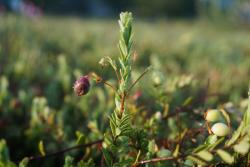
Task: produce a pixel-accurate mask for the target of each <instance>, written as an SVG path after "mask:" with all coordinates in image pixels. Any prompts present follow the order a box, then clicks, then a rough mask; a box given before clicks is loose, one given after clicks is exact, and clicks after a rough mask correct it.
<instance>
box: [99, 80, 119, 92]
mask: <svg viewBox="0 0 250 167" xmlns="http://www.w3.org/2000/svg"><path fill="white" fill-rule="evenodd" d="M102 82H103V83H104V84H105V85H107V86H109V87H110V88H112V89H113V91H114V92H116V89H115V87H114V86H112V85H111V84H110V83H108V82H106V81H102Z"/></svg>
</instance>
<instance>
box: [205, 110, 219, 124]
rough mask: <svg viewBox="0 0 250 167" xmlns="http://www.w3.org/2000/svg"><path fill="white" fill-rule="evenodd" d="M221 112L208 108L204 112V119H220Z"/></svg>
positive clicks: (211, 120) (213, 120)
mask: <svg viewBox="0 0 250 167" xmlns="http://www.w3.org/2000/svg"><path fill="white" fill-rule="evenodd" d="M220 118H221V114H220V111H219V110H208V111H207V113H206V120H207V121H208V122H215V121H218V120H220Z"/></svg>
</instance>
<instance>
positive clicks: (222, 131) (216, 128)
mask: <svg viewBox="0 0 250 167" xmlns="http://www.w3.org/2000/svg"><path fill="white" fill-rule="evenodd" d="M211 130H212V132H213V133H214V134H215V135H216V136H220V137H223V136H226V135H228V134H229V132H230V130H229V127H228V126H227V125H226V124H224V123H216V124H214V125H213V126H212V128H211Z"/></svg>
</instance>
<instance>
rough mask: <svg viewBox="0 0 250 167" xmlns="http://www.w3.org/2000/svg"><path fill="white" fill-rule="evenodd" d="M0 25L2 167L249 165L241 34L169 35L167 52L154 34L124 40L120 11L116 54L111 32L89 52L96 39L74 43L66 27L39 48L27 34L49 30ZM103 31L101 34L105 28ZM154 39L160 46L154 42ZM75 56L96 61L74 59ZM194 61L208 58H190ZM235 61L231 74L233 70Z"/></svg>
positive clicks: (129, 25) (126, 30)
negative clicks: (140, 45)
mask: <svg viewBox="0 0 250 167" xmlns="http://www.w3.org/2000/svg"><path fill="white" fill-rule="evenodd" d="M5 21H6V24H5V25H4V26H1V36H2V37H3V38H2V39H1V62H4V63H1V65H2V66H1V94H0V95H1V96H0V99H1V124H0V126H1V134H3V137H4V138H5V140H4V139H2V140H1V147H0V151H1V158H0V160H1V165H2V166H15V164H19V166H39V165H42V166H55V165H58V166H178V165H179V166H194V165H199V166H207V165H210V166H211V165H212V166H216V165H217V166H229V165H232V166H240V165H241V166H247V165H248V164H249V135H250V134H249V119H250V118H249V116H250V114H249V112H250V110H249V107H248V106H249V105H250V104H249V103H250V102H249V99H248V98H247V85H248V82H249V80H248V78H247V77H248V75H249V67H248V64H247V63H248V62H249V58H248V57H249V48H248V46H247V41H248V38H247V37H248V36H249V34H248V32H247V31H243V32H238V33H239V34H238V36H239V37H238V36H237V37H238V38H240V37H242V38H240V39H238V40H239V41H240V42H241V43H239V45H240V46H234V44H235V43H234V40H232V41H230V39H236V40H237V38H235V36H233V35H232V36H231V35H230V32H226V33H225V34H227V37H228V39H224V36H223V38H221V39H220V38H219V37H218V38H217V40H218V41H212V42H211V43H209V45H208V44H207V41H206V40H204V39H203V38H205V39H206V38H208V39H209V35H210V34H209V35H207V37H203V38H198V36H199V35H200V33H202V31H201V32H199V30H193V31H191V32H188V33H187V32H185V33H184V34H181V33H182V32H181V31H183V30H179V31H177V32H178V33H180V34H181V35H179V34H177V35H175V39H176V43H175V44H172V45H171V43H172V41H169V42H166V43H164V44H162V42H161V40H160V39H157V38H158V37H160V35H158V36H157V35H156V34H158V32H155V31H154V30H144V32H143V33H142V37H141V38H142V39H141V41H140V40H139V41H138V42H137V41H136V42H133V40H134V36H136V33H137V32H136V29H134V28H133V19H132V14H131V13H128V12H125V13H121V15H120V20H119V26H120V31H119V42H118V46H119V47H118V50H119V51H120V52H119V53H118V52H116V51H114V50H115V49H117V47H114V46H117V45H116V44H115V43H112V42H111V41H112V40H110V38H111V39H112V35H111V33H110V34H109V33H108V34H107V36H106V38H105V39H106V40H105V42H104V43H103V44H101V45H98V44H97V43H98V40H99V34H98V33H95V34H94V33H93V34H92V33H90V35H89V36H87V40H86V39H84V40H83V39H79V37H78V38H75V37H76V36H79V34H78V33H76V35H74V32H75V31H77V30H76V29H75V28H72V29H71V30H72V34H70V35H69V36H68V37H66V39H67V40H65V39H63V38H60V40H57V37H58V36H57V35H56V34H54V36H53V35H52V34H53V33H54V32H53V33H52V34H50V35H52V36H48V37H50V38H48V39H46V40H45V42H44V43H43V41H44V40H43V39H42V36H38V37H36V38H37V39H34V38H33V36H32V35H29V33H27V31H30V30H31V31H33V32H32V33H34V34H36V33H38V34H39V33H47V32H49V30H47V31H44V30H43V29H41V27H43V28H44V26H41V27H39V26H38V27H33V26H32V27H31V29H29V30H27V29H26V25H25V24H28V23H25V22H26V21H25V20H23V21H22V22H20V20H19V19H16V18H15V17H12V16H10V17H9V18H8V19H6V20H5ZM35 21H36V20H34V22H35ZM48 21H50V20H48ZM71 22H74V20H73V21H71ZM24 23H25V24H24ZM13 24H16V26H12V25H13ZM74 24H78V23H74ZM91 24H96V23H95V22H93V23H91ZM102 24H105V23H102ZM141 24H142V25H141V26H142V27H145V25H144V24H145V23H141ZM157 24H162V23H157ZM176 24H180V23H176ZM182 24H183V25H185V23H182ZM173 25H174V24H173ZM8 26H9V27H8ZM84 26H85V25H84ZM86 26H87V25H86ZM106 26H107V29H106V30H105V31H103V32H106V31H107V30H110V29H112V28H111V26H110V25H106ZM175 26H176V25H175ZM186 26H188V25H186ZM176 27H178V25H177V26H176ZM91 28H92V27H91ZM91 28H90V29H91ZM44 29H47V28H44ZM90 29H89V30H88V31H90V32H91V30H90ZM99 30H100V29H98V28H97V30H96V32H98V31H99ZM62 31H65V30H62ZM147 31H149V32H150V31H153V32H151V35H149V36H150V38H152V39H151V40H152V41H153V42H152V43H147V40H146V39H147V38H146V37H145V38H144V36H143V34H147V33H148V32H147ZM196 31H197V32H196ZM228 31H232V30H228ZM13 33H14V35H13ZM106 33H107V32H106ZM196 33H198V34H199V35H197V34H196ZM61 34H65V33H60V35H61ZM86 34H87V33H86ZM88 34H89V33H88ZM225 34H223V35H225ZM65 36H67V34H65ZM102 36H105V35H102ZM110 36H111V37H110ZM116 36H118V35H117V34H116V35H114V36H113V37H114V38H115V37H116ZM204 36H206V35H205V34H204ZM73 37H74V38H73ZM177 37H178V38H177ZM70 38H73V39H70ZM150 38H148V39H150ZM16 39H18V40H16ZM32 40H34V41H32ZM91 40H93V41H91ZM225 40H229V41H230V42H231V43H230V42H229V44H228V43H226V42H225ZM82 41H84V42H83V43H82ZM107 41H110V42H107ZM157 41H158V42H159V43H161V44H159V45H160V46H158V44H155V45H154V43H156V42H157ZM163 41H164V40H163ZM139 42H142V43H144V46H143V47H144V48H143V47H142V48H141V49H140V47H139V49H138V51H137V52H135V50H134V48H135V46H133V45H137V43H139ZM164 42H165V41H164ZM39 44H42V45H41V46H40V45H39ZM165 44H166V45H170V46H166V48H168V49H169V48H170V49H169V52H168V51H166V50H164V48H165ZM230 44H231V45H232V46H234V47H235V49H231V48H229V46H228V45H230ZM32 45H34V46H32ZM95 45H98V46H95ZM108 45H111V46H109V47H108V48H106V46H108ZM197 45H198V46H197ZM27 46H32V47H31V48H33V50H32V49H31V50H30V48H28V47H27ZM77 46H78V47H77ZM208 46H209V47H208ZM40 47H41V48H40ZM113 47H114V48H115V49H114V50H113V49H110V48H113ZM217 47H219V49H217ZM204 49H205V51H204ZM20 51H21V52H20ZM140 52H142V53H140ZM162 52H168V53H166V54H170V55H167V57H168V58H167V59H166V58H163V56H160V55H157V54H160V53H162ZM20 53H21V54H20ZM44 53H45V54H44ZM83 53H84V54H83ZM65 54H68V55H73V56H72V57H74V58H75V60H74V59H73V60H72V59H69V58H67V56H65ZM80 54H83V55H84V56H86V55H87V56H90V55H91V57H93V56H94V55H96V57H94V58H91V59H87V58H85V59H81V56H79V55H80ZM112 54H114V55H119V56H111V55H112ZM141 54H142V55H143V56H140V55H141ZM200 54H208V55H210V54H216V55H212V56H210V57H209V58H208V57H205V56H204V58H203V57H202V60H200V61H199V60H197V59H201V57H199V56H200ZM6 55H11V56H8V57H6ZM34 55H35V56H34ZM45 55H46V57H44V56H45ZM103 55H104V56H103ZM218 55H220V56H219V57H218ZM235 55H237V56H235ZM187 56H189V57H188V58H187ZM213 56H214V57H213ZM211 57H212V58H211ZM215 58H216V59H215ZM98 59H100V61H99V67H98V68H97V67H96V66H97V62H98V61H97V60H98ZM55 60H56V62H55V63H54V64H53V63H48V62H53V61H55ZM79 60H84V61H83V62H82V61H79ZM204 60H208V61H207V62H205V61H204ZM209 60H216V61H215V62H213V61H209ZM242 60H244V61H242ZM85 61H86V62H85ZM10 62H12V64H10V65H9V66H7V65H6V64H9V63H10ZM27 62H30V63H34V64H35V65H36V66H35V67H33V66H27ZM166 62H168V63H166ZM194 62H195V63H194ZM82 63H83V64H84V67H85V68H84V70H83V71H81V70H80V68H81V66H83V65H82ZM237 63H238V64H239V65H240V69H237V68H235V67H234V65H235V64H237ZM44 64H48V65H46V66H44ZM189 65H190V66H189ZM54 66H56V67H54ZM137 66H139V67H140V68H136V67H137ZM148 66H150V68H148ZM33 68H36V70H32V69H33ZM216 68H218V69H216ZM164 70H165V71H164ZM220 70H221V71H220ZM172 71H175V73H174V74H173V72H172ZM183 71H185V72H186V73H185V75H184V74H183ZM195 71H196V72H195ZM191 72H192V73H191ZM206 73H211V74H210V75H211V76H212V77H211V79H209V78H210V77H206V78H205V81H200V80H199V79H201V78H202V75H205V74H206ZM40 74H42V75H43V78H41V77H40ZM232 76H233V79H231V77H232ZM223 77H224V78H223ZM24 78H25V79H24ZM75 78H77V80H76V82H75V84H74V91H75V93H76V95H75V94H74V93H73V89H72V87H73V80H74V79H75ZM203 80H204V78H203ZM47 81H49V82H47ZM31 83H35V84H31ZM48 83H49V84H48ZM16 85H18V86H16ZM30 85H32V87H30ZM211 91H212V92H211ZM77 95H78V96H77ZM83 95H84V96H83ZM19 124H21V125H22V127H20V125H19ZM1 137H2V136H1ZM17 139H18V140H17ZM7 145H8V146H7ZM73 150H75V151H73ZM39 154H40V155H39ZM65 154H66V155H65ZM25 157H26V158H25ZM64 157H65V160H63V161H62V159H64ZM22 158H24V159H22Z"/></svg>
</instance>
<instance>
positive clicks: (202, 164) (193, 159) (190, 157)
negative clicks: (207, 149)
mask: <svg viewBox="0 0 250 167" xmlns="http://www.w3.org/2000/svg"><path fill="white" fill-rule="evenodd" d="M187 159H189V160H191V161H193V162H194V163H196V164H197V165H201V166H206V162H204V161H202V160H200V159H199V158H196V157H194V156H191V155H189V156H187Z"/></svg>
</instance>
